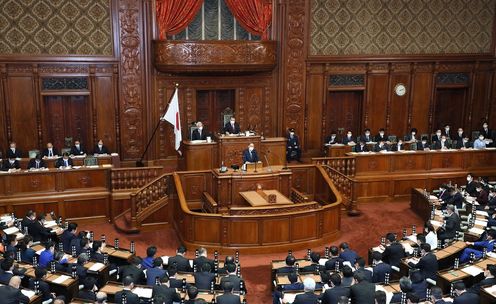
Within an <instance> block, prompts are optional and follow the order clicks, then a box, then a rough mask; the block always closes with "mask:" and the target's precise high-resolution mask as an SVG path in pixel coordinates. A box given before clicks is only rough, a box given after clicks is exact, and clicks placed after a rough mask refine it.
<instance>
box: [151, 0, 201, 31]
mask: <svg viewBox="0 0 496 304" xmlns="http://www.w3.org/2000/svg"><path fill="white" fill-rule="evenodd" d="M202 3H203V0H157V23H158V26H159V30H160V39H167V35H175V34H179V33H180V32H181V31H182V30H183V29H184V28H186V26H188V24H189V23H190V22H191V21H192V20H193V19H194V18H195V16H196V13H197V12H198V10H199V9H200V8H201V5H202Z"/></svg>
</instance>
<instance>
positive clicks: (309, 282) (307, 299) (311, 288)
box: [293, 278, 319, 304]
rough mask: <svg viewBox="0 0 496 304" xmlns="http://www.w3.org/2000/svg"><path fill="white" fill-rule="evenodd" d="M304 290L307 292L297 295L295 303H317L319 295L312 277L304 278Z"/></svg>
mask: <svg viewBox="0 0 496 304" xmlns="http://www.w3.org/2000/svg"><path fill="white" fill-rule="evenodd" d="M303 290H304V291H305V293H303V294H299V295H297V296H296V297H295V300H294V302H293V304H317V303H319V297H318V296H317V295H316V294H315V281H314V279H312V278H306V279H305V280H303Z"/></svg>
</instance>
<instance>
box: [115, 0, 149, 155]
mask: <svg viewBox="0 0 496 304" xmlns="http://www.w3.org/2000/svg"><path fill="white" fill-rule="evenodd" d="M140 3H141V1H134V0H121V1H119V38H120V40H119V43H120V49H121V57H120V61H121V67H120V69H121V73H120V74H121V75H120V76H121V77H120V80H121V89H120V105H121V107H120V117H121V137H122V138H121V146H122V147H121V148H122V149H121V153H122V157H123V158H126V159H133V158H134V159H137V158H139V157H140V156H141V153H142V152H143V149H144V144H145V138H144V137H145V135H146V132H145V128H144V127H145V126H146V123H145V121H144V119H143V113H144V104H143V102H144V101H143V96H144V94H143V89H144V81H143V48H142V43H143V41H144V37H143V36H144V35H143V30H142V28H141V26H140V24H141V23H140V20H141V18H142V8H141V6H140Z"/></svg>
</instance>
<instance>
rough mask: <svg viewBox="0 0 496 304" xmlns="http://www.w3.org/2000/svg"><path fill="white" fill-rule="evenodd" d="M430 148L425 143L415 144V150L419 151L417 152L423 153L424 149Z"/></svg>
mask: <svg viewBox="0 0 496 304" xmlns="http://www.w3.org/2000/svg"><path fill="white" fill-rule="evenodd" d="M430 148H431V146H430V145H429V143H427V142H426V143H425V144H424V143H422V142H419V143H417V150H419V151H423V150H425V149H430Z"/></svg>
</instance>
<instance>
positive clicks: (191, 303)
mask: <svg viewBox="0 0 496 304" xmlns="http://www.w3.org/2000/svg"><path fill="white" fill-rule="evenodd" d="M187 292H188V299H187V300H186V301H185V302H184V304H195V303H198V302H196V297H197V296H198V288H196V287H195V286H193V285H191V286H189V287H188V290H187Z"/></svg>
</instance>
